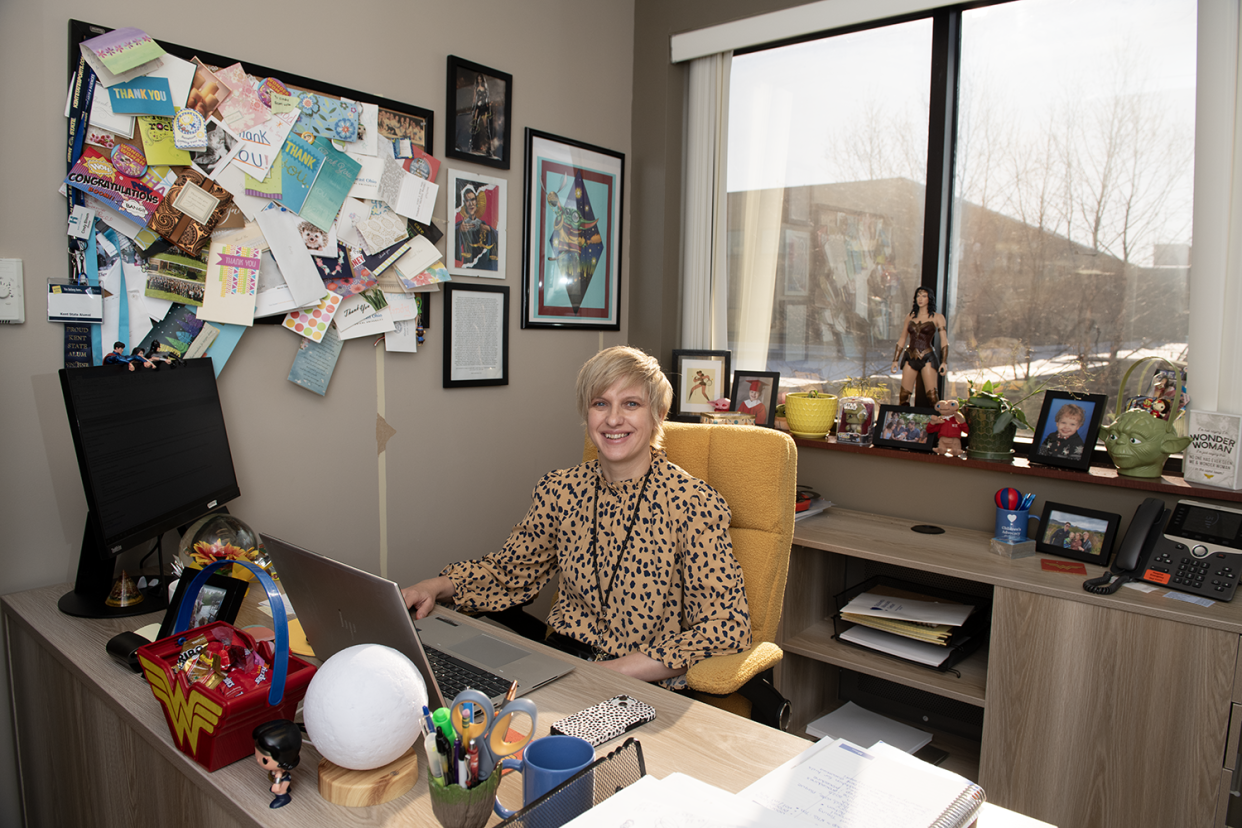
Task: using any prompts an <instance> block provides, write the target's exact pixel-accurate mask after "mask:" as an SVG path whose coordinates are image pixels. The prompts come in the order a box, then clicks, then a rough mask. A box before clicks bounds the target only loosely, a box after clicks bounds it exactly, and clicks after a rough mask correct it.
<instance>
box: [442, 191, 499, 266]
mask: <svg viewBox="0 0 1242 828" xmlns="http://www.w3.org/2000/svg"><path fill="white" fill-rule="evenodd" d="M506 189H507V185H506V182H505V180H504V179H502V178H490V177H488V176H485V175H476V174H475V173H468V172H462V171H461V170H449V171H448V197H449V198H450V199H451V200H452V201H451V204H452V207H451V209H450V210H449V222H448V228H447V233H446V235H447V236H448V241H447V242H446V243H445V250H444V257H445V259H447V261H446V262H445V264H446V265H447V267H448V272H449V273H451V274H453V275H454V276H482V277H484V278H488V279H503V278H505V225H506V221H505V212H506V210H505V204H506V201H505V197H506Z"/></svg>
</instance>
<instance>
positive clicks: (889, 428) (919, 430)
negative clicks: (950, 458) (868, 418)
mask: <svg viewBox="0 0 1242 828" xmlns="http://www.w3.org/2000/svg"><path fill="white" fill-rule="evenodd" d="M935 416H936V409H934V408H923V407H919V406H908V405H882V406H880V413H879V415H878V416H877V417H876V422H877V426H876V429H875V431H874V432H873V433H874V435H875V439H874V440H873V441H872V442H873V443H874V444H875V445H877V446H883V447H884V448H895V449H909V450H910V451H931V450H933V449H934V448H935V447H936V440H935V438H934V436H933V435H931V434H928V433H927V426H928V425H929V424H930V423H931V419H932V417H935Z"/></svg>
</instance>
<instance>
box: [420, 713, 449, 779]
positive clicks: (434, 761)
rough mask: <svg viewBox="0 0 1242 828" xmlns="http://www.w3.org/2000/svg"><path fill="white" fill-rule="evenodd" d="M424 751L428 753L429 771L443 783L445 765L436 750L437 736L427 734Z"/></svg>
mask: <svg viewBox="0 0 1242 828" xmlns="http://www.w3.org/2000/svg"><path fill="white" fill-rule="evenodd" d="M424 709H426V708H424ZM423 750H425V751H426V752H427V770H429V771H431V775H432V776H434V777H435V778H436V779H439V780H441V781H443V780H444V765H443V764H442V763H441V762H440V755H439V752H438V751H437V750H436V736H435V734H432V733H428V734H427V738H426V739H424V740H423Z"/></svg>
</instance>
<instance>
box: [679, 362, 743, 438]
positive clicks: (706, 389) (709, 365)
mask: <svg viewBox="0 0 1242 828" xmlns="http://www.w3.org/2000/svg"><path fill="white" fill-rule="evenodd" d="M730 357H731V354H730V352H729V351H673V370H672V372H671V373H670V374H669V377H668V378H669V381H670V382H671V383H672V385H673V409H672V410H671V411H670V412H669V414H668V415H669V419H675V420H681V421H682V422H685V423H697V422H698V421H699V415H700V414H709V413H711V412H713V411H715V410H716V406H714V405H712V401H713V400H718V399H720V398H721V397H723V396H724V395H725V389H727V388H728V387H729V359H730Z"/></svg>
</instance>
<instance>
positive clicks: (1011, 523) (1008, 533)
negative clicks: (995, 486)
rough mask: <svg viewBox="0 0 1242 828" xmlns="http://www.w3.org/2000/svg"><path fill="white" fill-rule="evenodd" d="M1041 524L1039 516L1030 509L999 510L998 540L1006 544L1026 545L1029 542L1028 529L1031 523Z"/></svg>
mask: <svg viewBox="0 0 1242 828" xmlns="http://www.w3.org/2000/svg"><path fill="white" fill-rule="evenodd" d="M1032 520H1034V521H1035V522H1036V523H1038V522H1039V517H1038V516H1037V515H1032V514H1031V511H1030V509H999V508H998V509H997V510H996V535H995V537H996V539H997V540H999V541H1004V542H1005V543H1024V542H1026V540H1027V536H1026V533H1027V529H1028V527H1029V526H1030V522H1031V521H1032Z"/></svg>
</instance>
